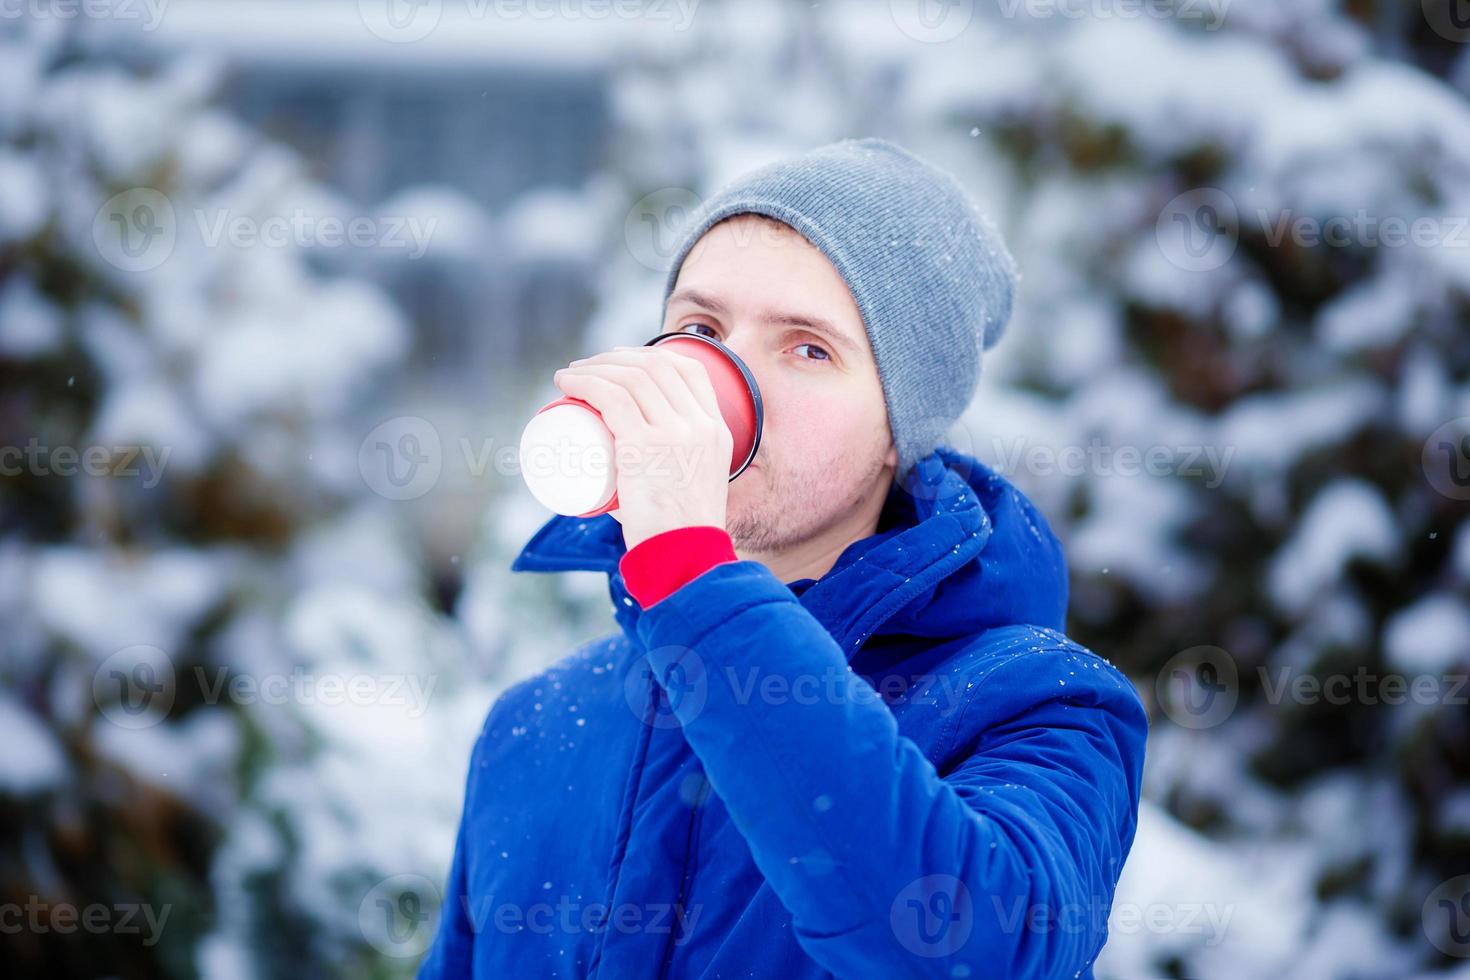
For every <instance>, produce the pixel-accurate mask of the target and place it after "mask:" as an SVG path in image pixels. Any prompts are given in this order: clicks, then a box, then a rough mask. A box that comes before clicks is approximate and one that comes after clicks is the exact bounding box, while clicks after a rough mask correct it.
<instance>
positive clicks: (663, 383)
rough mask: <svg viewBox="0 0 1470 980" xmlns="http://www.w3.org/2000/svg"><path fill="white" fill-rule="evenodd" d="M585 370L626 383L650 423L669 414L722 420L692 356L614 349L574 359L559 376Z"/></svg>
mask: <svg viewBox="0 0 1470 980" xmlns="http://www.w3.org/2000/svg"><path fill="white" fill-rule="evenodd" d="M588 370H590V371H591V372H592V373H596V374H600V375H602V376H604V377H609V378H613V379H615V380H618V381H620V382H622V383H625V384H627V385H628V387H629V389H630V390H631V391H632V392H633V396H634V398H635V399H636V400H637V401H638V404H639V406H640V408H641V409H642V410H643V414H644V416H645V417H646V418H647V419H648V421H649V422H650V423H652V422H653V421H654V420H656V419H657V418H659V417H660V416H661V415H662V414H663V413H665V412H668V411H672V412H673V413H675V414H677V415H678V416H679V417H681V418H682V419H685V420H687V421H691V422H694V421H699V420H701V419H702V418H712V419H715V420H718V421H720V422H722V423H723V421H724V419H723V418H722V416H721V414H720V407H719V400H718V399H717V398H716V397H715V390H714V385H713V384H711V383H710V380H709V373H708V372H707V371H706V370H705V367H704V365H703V364H701V363H700V362H698V361H696V360H695V359H694V358H692V357H687V356H685V355H683V354H676V353H674V352H673V351H660V350H657V349H656V348H652V347H638V348H616V349H614V350H611V351H608V352H606V353H602V354H598V355H596V356H593V357H588V358H580V359H578V360H575V361H573V362H572V363H571V365H570V366H569V367H567V368H565V369H563V371H562V372H558V376H559V377H560V376H565V375H566V374H567V373H571V374H577V373H580V372H583V371H588Z"/></svg>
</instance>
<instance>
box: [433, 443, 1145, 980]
mask: <svg viewBox="0 0 1470 980" xmlns="http://www.w3.org/2000/svg"><path fill="white" fill-rule="evenodd" d="M624 551H625V546H624V544H623V539H622V529H621V526H620V525H619V524H618V523H617V522H616V521H615V520H614V519H613V518H611V517H609V516H606V515H604V516H603V517H599V518H595V519H590V520H581V519H577V518H569V517H554V518H552V519H551V520H550V521H549V522H547V524H546V525H545V526H544V527H542V528H541V529H540V530H539V531H538V532H537V533H536V534H535V536H534V537H532V539H531V541H530V542H529V543H528V544H527V545H526V547H525V549H524V551H522V552H521V554H520V555H519V556H518V557H517V558H516V560H515V562H514V563H513V565H512V566H511V567H512V569H514V570H516V571H537V572H556V571H564V570H569V569H590V570H597V571H605V572H607V573H608V575H609V585H610V588H611V593H612V599H613V608H614V612H615V615H616V618H617V621H618V625H619V626H620V627H621V632H620V633H619V634H615V635H612V636H609V637H605V638H601V639H598V640H594V641H592V642H590V643H587V644H586V645H584V646H583V647H581V648H580V649H578V650H576V651H575V652H574V653H572V654H571V655H570V656H568V657H566V658H565V659H563V660H561V661H559V662H558V663H556V664H554V665H553V666H552V667H550V668H549V669H547V670H546V671H544V672H543V673H541V674H538V675H536V676H535V677H532V678H531V679H530V680H527V681H524V682H522V683H520V684H517V685H516V686H514V687H512V688H510V689H509V690H507V691H506V692H505V693H504V694H503V695H502V696H501V697H500V699H499V700H498V701H497V702H496V703H495V705H494V707H493V708H492V709H491V711H490V713H489V716H488V717H487V718H486V720H485V724H484V728H483V730H482V731H481V733H480V736H479V739H478V741H477V742H476V744H475V747H474V751H473V757H472V760H471V763H470V769H469V779H468V784H467V788H466V795H465V803H464V813H463V817H462V820H461V823H460V828H459V836H458V842H457V844H456V847H455V851H454V857H453V864H452V867H451V870H450V875H449V880H448V887H447V889H446V892H445V896H444V906H443V910H442V912H441V915H440V921H439V926H438V931H437V934H436V935H435V938H434V942H433V946H432V947H431V948H430V950H429V952H428V954H427V956H426V958H425V959H424V961H423V964H422V966H421V968H420V974H419V976H420V977H468V976H474V977H516V978H519V977H553V976H554V977H586V976H598V977H607V978H613V977H618V978H621V977H707V978H714V977H731V978H734V977H777V978H783V980H785V978H803V977H827V976H832V975H836V976H842V977H883V978H890V977H973V978H977V980H980V978H985V980H989V978H1000V977H1014V978H1031V977H1063V978H1073V977H1078V976H1081V977H1090V976H1091V975H1092V970H1091V964H1092V962H1093V960H1094V958H1095V957H1096V956H1097V954H1098V952H1099V950H1100V949H1101V947H1102V945H1103V942H1104V941H1105V939H1106V937H1107V916H1108V911H1109V909H1110V906H1111V902H1112V897H1113V891H1114V887H1115V885H1116V883H1117V880H1118V875H1119V872H1120V871H1121V869H1122V867H1123V861H1124V858H1125V857H1126V856H1127V854H1128V849H1129V846H1130V845H1131V844H1132V841H1133V833H1134V827H1135V821H1136V817H1137V809H1138V795H1139V780H1140V772H1141V769H1142V764H1143V750H1144V735H1145V730H1146V720H1145V716H1144V710H1143V707H1142V704H1141V703H1140V701H1139V698H1138V694H1137V692H1136V691H1135V690H1134V688H1133V686H1132V684H1131V683H1130V682H1129V681H1128V679H1127V678H1125V677H1124V676H1123V675H1122V674H1121V673H1119V672H1118V671H1117V670H1116V669H1115V668H1114V667H1113V666H1112V665H1111V664H1109V663H1108V662H1107V661H1105V660H1103V659H1101V658H1100V657H1098V656H1097V655H1095V654H1093V653H1091V652H1089V651H1088V650H1087V649H1085V648H1084V647H1081V646H1079V645H1078V644H1076V643H1074V642H1073V641H1071V640H1069V639H1068V638H1067V637H1066V636H1065V635H1064V634H1063V632H1062V630H1063V625H1064V617H1065V610H1066V605H1067V578H1066V569H1065V566H1064V564H1063V559H1062V552H1061V548H1060V545H1059V544H1058V542H1057V540H1056V538H1055V537H1054V536H1053V534H1052V532H1051V530H1050V529H1049V528H1048V526H1047V524H1046V521H1045V520H1043V518H1042V517H1041V515H1040V514H1039V513H1038V512H1037V511H1036V510H1035V508H1034V507H1033V506H1032V504H1031V502H1030V501H1029V500H1027V499H1026V498H1025V497H1024V496H1022V495H1021V494H1020V493H1019V492H1018V491H1017V490H1015V489H1014V488H1013V487H1012V486H1011V485H1010V484H1009V483H1008V482H1007V481H1006V480H1004V479H1002V478H1001V477H999V476H998V475H996V474H995V473H993V472H992V471H990V470H989V469H987V468H986V467H985V466H984V465H982V464H980V463H978V462H977V461H975V460H974V459H972V458H970V457H968V456H965V455H963V454H960V453H958V452H955V451H952V450H950V449H948V448H946V447H941V448H940V449H938V450H936V451H935V452H934V453H932V454H931V455H929V456H928V457H926V458H925V459H924V460H922V461H921V462H920V463H919V464H918V467H917V469H916V470H915V472H914V474H913V479H912V481H911V482H910V483H909V485H908V488H907V489H900V488H899V487H897V486H895V487H894V488H893V489H892V490H891V491H890V493H889V496H888V499H887V501H886V503H885V505H884V509H883V513H882V517H881V518H880V522H879V525H878V529H877V531H876V532H875V533H874V534H873V535H871V536H870V537H867V538H864V539H862V540H861V541H857V542H854V543H853V544H852V545H850V546H849V547H848V548H847V549H846V550H845V551H844V552H843V553H842V555H841V557H840V558H839V559H838V560H837V562H836V564H835V565H834V566H833V568H832V569H831V570H830V571H829V572H827V573H826V574H825V575H823V576H822V578H821V579H818V580H813V579H801V580H799V581H796V582H790V583H783V582H781V581H780V580H779V579H778V578H777V577H776V576H775V575H773V574H772V573H771V571H770V569H769V568H767V567H766V566H765V565H763V564H761V563H759V562H754V561H739V562H730V563H726V564H723V565H718V566H716V567H714V568H712V569H710V570H708V571H706V572H705V573H704V574H702V575H700V576H699V577H697V578H695V579H694V580H692V581H690V582H688V583H687V584H685V585H684V586H682V587H681V588H679V589H678V590H677V591H675V592H674V593H672V594H671V595H669V596H668V597H667V598H665V599H663V600H662V601H660V602H656V603H654V604H653V605H651V606H650V607H649V608H648V609H646V610H640V608H639V606H638V604H637V603H636V602H634V601H633V599H632V598H631V597H630V596H629V595H628V593H627V591H626V589H625V588H624V585H623V581H622V578H621V576H620V574H619V572H618V560H619V559H620V558H621V556H622V555H623V553H624Z"/></svg>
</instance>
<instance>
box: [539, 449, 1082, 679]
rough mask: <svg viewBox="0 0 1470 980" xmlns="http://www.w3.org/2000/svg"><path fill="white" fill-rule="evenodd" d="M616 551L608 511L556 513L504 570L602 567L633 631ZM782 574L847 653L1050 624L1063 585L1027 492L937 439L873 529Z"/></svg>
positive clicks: (1058, 560)
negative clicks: (812, 566) (820, 571)
mask: <svg viewBox="0 0 1470 980" xmlns="http://www.w3.org/2000/svg"><path fill="white" fill-rule="evenodd" d="M1001 522H1004V526H1002V524H1001ZM998 530H999V532H1000V533H997V531H998ZM626 551H627V548H626V546H625V544H624V542H623V535H622V526H621V525H620V524H619V523H618V522H617V521H616V520H615V519H614V518H613V517H612V516H610V515H607V514H604V515H602V516H600V517H593V518H578V517H563V516H560V515H558V516H555V517H552V518H551V519H550V520H549V521H547V522H546V524H544V525H543V526H542V527H541V529H540V530H538V531H537V532H536V533H535V534H534V535H533V536H532V537H531V540H530V541H529V542H527V544H526V546H525V548H524V549H522V551H521V552H520V554H519V555H517V557H516V558H515V560H514V561H513V562H512V563H511V570H512V571H516V572H562V571H599V572H606V573H607V574H608V584H609V590H610V593H611V596H612V600H613V611H614V614H615V616H616V618H617V619H618V622H619V624H620V625H621V626H622V627H623V630H624V631H625V632H626V633H627V634H628V636H629V637H630V638H631V639H636V636H637V634H636V626H637V620H638V615H639V612H640V610H639V607H638V605H637V603H635V602H634V601H633V599H632V598H631V596H629V595H628V592H627V589H626V588H625V587H624V585H623V580H622V575H621V574H620V573H619V572H618V562H619V561H620V560H621V558H622V556H623V555H624V554H625V553H626ZM787 585H788V587H790V588H791V589H792V591H793V592H794V593H796V594H797V595H798V596H799V597H800V601H801V602H802V604H803V605H804V606H805V607H806V608H807V609H808V611H810V612H811V613H812V615H814V616H815V617H816V618H817V619H818V621H819V622H821V623H822V625H823V626H824V627H825V628H826V629H827V631H828V632H829V633H830V634H831V635H832V637H833V638H834V639H836V640H837V642H838V643H839V644H840V645H841V646H842V648H843V650H844V651H845V652H846V653H847V655H848V657H849V658H851V656H852V655H853V654H854V653H855V652H856V651H857V649H858V648H859V647H860V646H861V645H862V643H863V642H865V641H866V640H867V639H869V638H870V637H872V636H873V635H875V634H882V633H902V634H907V635H912V636H923V637H935V638H942V637H952V636H962V635H967V634H970V633H976V632H980V631H983V630H984V629H986V628H990V627H992V626H998V625H1006V624H1008V623H1012V622H1029V623H1034V624H1036V625H1042V626H1051V627H1053V628H1057V629H1060V628H1061V627H1062V619H1063V614H1064V610H1065V607H1066V596H1067V582H1066V571H1065V565H1064V563H1063V561H1062V555H1061V546H1060V544H1059V543H1058V542H1057V540H1056V538H1055V536H1054V535H1052V533H1051V530H1050V528H1049V527H1047V525H1046V522H1045V520H1044V519H1043V518H1042V517H1041V515H1040V514H1039V513H1038V512H1037V511H1036V510H1035V508H1034V507H1033V506H1032V505H1031V503H1030V501H1029V500H1027V499H1026V498H1025V497H1024V496H1022V495H1021V494H1020V492H1019V491H1017V490H1015V489H1014V488H1013V487H1012V486H1011V485H1010V484H1009V483H1008V482H1007V481H1006V480H1004V479H1003V478H1001V477H1000V476H998V475H997V474H995V473H994V472H993V471H992V470H990V469H989V468H988V467H986V466H985V465H984V464H983V463H980V462H979V461H977V460H975V459H974V458H973V457H970V456H967V455H965V454H963V453H960V452H957V451H955V450H952V449H949V448H947V447H943V446H941V447H939V448H937V449H935V450H934V451H933V452H932V453H930V454H929V455H928V456H926V457H924V458H923V459H921V460H919V461H918V463H916V464H915V465H914V467H913V469H912V470H911V471H910V473H909V475H908V477H907V478H906V479H905V480H904V482H903V483H902V484H898V483H895V484H894V485H893V486H892V487H891V488H890V489H889V493H888V498H887V500H886V501H885V503H884V506H883V510H882V514H881V517H880V519H879V522H878V529H877V530H876V531H875V532H874V533H873V534H872V535H869V536H868V537H866V538H863V539H861V540H859V541H855V542H853V543H852V544H850V545H849V546H848V547H847V548H846V549H845V550H844V551H843V552H842V554H841V555H840V556H839V557H838V559H837V561H836V562H835V563H834V565H833V566H832V568H831V569H830V570H829V571H828V572H827V573H826V574H825V575H823V576H822V577H821V579H819V580H812V579H801V580H799V581H796V582H789V583H787Z"/></svg>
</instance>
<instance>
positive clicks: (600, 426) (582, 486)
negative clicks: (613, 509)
mask: <svg viewBox="0 0 1470 980" xmlns="http://www.w3.org/2000/svg"><path fill="white" fill-rule="evenodd" d="M520 458H521V476H522V478H524V479H525V481H526V486H527V487H529V488H530V490H531V495H532V496H534V497H535V498H536V499H537V500H538V501H540V503H541V504H543V505H544V506H546V507H547V508H549V509H550V510H552V511H555V512H556V513H558V514H565V515H568V516H575V515H577V514H585V513H587V512H588V511H591V510H596V509H597V508H599V507H601V506H602V505H603V504H605V503H607V502H608V501H609V500H611V499H612V495H613V491H615V490H616V489H617V485H618V481H617V473H616V470H615V467H614V461H613V438H612V433H611V432H609V431H608V428H607V425H606V424H604V423H603V421H602V419H600V418H598V417H597V414H596V413H595V412H591V411H588V410H587V409H585V408H583V407H582V406H580V405H556V406H553V407H552V408H548V409H546V410H545V411H544V412H538V413H537V414H536V415H534V416H532V417H531V421H530V422H527V423H526V428H525V429H524V431H522V432H521V446H520Z"/></svg>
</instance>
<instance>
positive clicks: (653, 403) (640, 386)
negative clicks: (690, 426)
mask: <svg viewBox="0 0 1470 980" xmlns="http://www.w3.org/2000/svg"><path fill="white" fill-rule="evenodd" d="M577 377H595V378H598V379H601V380H605V381H608V382H610V383H612V384H615V385H619V386H621V387H622V388H623V389H624V390H626V391H627V392H628V394H629V395H631V396H632V398H633V401H634V402H635V403H636V404H637V406H638V411H639V414H641V415H642V417H643V420H644V421H645V422H646V423H647V424H648V425H651V426H658V425H667V424H668V423H669V420H671V419H677V418H678V417H680V415H681V414H682V413H680V412H679V411H678V410H676V409H675V408H674V406H673V404H672V403H671V402H670V401H669V399H668V397H667V395H666V394H665V393H664V391H663V389H662V388H661V387H660V386H659V384H658V382H656V381H655V380H654V379H653V378H652V377H651V376H650V375H649V373H648V372H647V371H645V370H643V369H642V368H638V367H630V366H628V365H625V364H582V365H578V366H576V367H566V368H562V369H561V370H560V371H558V372H557V373H556V378H557V383H558V384H560V383H561V382H562V381H563V380H564V379H567V378H577Z"/></svg>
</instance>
